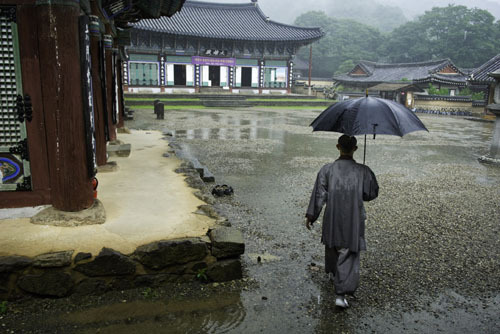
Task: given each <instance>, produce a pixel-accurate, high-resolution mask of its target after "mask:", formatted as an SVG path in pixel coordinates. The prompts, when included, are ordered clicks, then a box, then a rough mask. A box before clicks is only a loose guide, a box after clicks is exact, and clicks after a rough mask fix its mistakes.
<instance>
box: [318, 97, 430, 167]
mask: <svg viewBox="0 0 500 334" xmlns="http://www.w3.org/2000/svg"><path fill="white" fill-rule="evenodd" d="M311 126H312V127H313V131H333V132H340V133H344V134H347V135H349V136H356V135H365V151H364V155H363V164H364V163H365V158H366V135H367V134H373V138H374V139H375V135H395V136H400V137H403V136H404V135H405V134H407V133H410V132H413V131H420V130H425V131H427V132H428V131H429V130H427V128H426V127H425V125H424V124H423V123H422V121H421V120H420V119H419V118H418V117H417V116H416V115H415V114H414V113H413V112H412V111H411V110H410V109H408V108H406V107H405V106H403V105H402V104H399V103H397V102H394V101H391V100H386V99H381V98H378V97H371V96H366V97H362V98H358V99H352V100H347V101H344V102H340V103H336V104H334V105H332V106H330V107H328V108H327V109H326V110H324V111H323V112H322V113H321V114H320V115H319V116H318V117H316V119H315V120H314V121H313V122H312V123H311Z"/></svg>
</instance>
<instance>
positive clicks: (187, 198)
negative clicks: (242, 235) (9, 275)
mask: <svg viewBox="0 0 500 334" xmlns="http://www.w3.org/2000/svg"><path fill="white" fill-rule="evenodd" d="M161 138H162V134H161V133H160V132H155V131H147V132H146V131H132V133H131V134H120V135H119V139H120V140H122V141H123V142H125V143H130V144H132V152H131V154H130V156H129V157H127V158H121V157H113V158H111V159H110V160H111V161H116V162H117V163H118V166H119V169H118V171H116V172H111V173H99V174H98V175H97V178H98V179H99V188H98V198H99V199H100V200H101V202H102V203H103V205H104V208H105V210H106V222H105V223H104V224H102V225H88V226H79V227H56V226H47V225H34V224H31V223H30V219H29V216H31V215H33V214H34V213H36V212H37V211H39V210H40V209H42V208H40V207H37V208H24V209H2V210H0V231H1V233H0V256H4V255H24V256H36V255H39V254H43V253H48V252H55V251H63V250H75V254H76V253H77V252H91V253H92V254H97V253H98V252H99V251H100V250H101V249H102V248H103V247H108V248H113V249H115V250H117V251H120V252H122V253H124V254H129V253H132V252H133V251H134V250H135V248H136V247H137V246H139V245H143V244H146V243H149V242H152V241H157V240H163V239H174V238H181V237H194V236H201V235H204V234H205V233H206V231H207V230H208V228H209V227H210V226H211V225H213V224H214V223H215V221H214V220H213V219H210V218H208V217H206V216H203V215H199V214H195V213H194V212H195V211H197V207H198V206H199V205H202V204H205V203H204V202H202V201H200V200H199V199H198V198H196V197H195V196H194V195H193V193H194V191H195V190H194V189H192V188H190V187H188V185H187V184H186V182H185V181H184V176H182V175H181V174H177V173H175V172H174V170H175V169H176V168H177V167H178V166H179V165H180V160H179V159H177V158H176V157H175V156H173V155H172V156H170V157H168V158H165V157H163V156H162V155H163V154H164V153H165V152H167V150H168V143H167V141H165V140H162V139H161Z"/></svg>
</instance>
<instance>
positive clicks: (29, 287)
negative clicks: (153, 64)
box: [17, 271, 75, 297]
mask: <svg viewBox="0 0 500 334" xmlns="http://www.w3.org/2000/svg"><path fill="white" fill-rule="evenodd" d="M17 285H18V286H19V288H21V289H22V290H24V291H26V292H29V293H32V294H35V295H40V296H49V297H64V296H67V295H68V294H69V293H70V292H71V290H72V289H73V287H74V285H75V284H74V282H73V279H72V278H71V275H70V274H68V273H64V272H61V271H48V272H45V273H43V274H41V275H25V276H21V277H20V278H19V280H18V281H17Z"/></svg>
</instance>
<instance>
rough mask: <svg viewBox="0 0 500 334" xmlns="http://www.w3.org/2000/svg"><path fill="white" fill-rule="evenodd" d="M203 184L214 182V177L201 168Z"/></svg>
mask: <svg viewBox="0 0 500 334" xmlns="http://www.w3.org/2000/svg"><path fill="white" fill-rule="evenodd" d="M201 179H202V180H203V182H215V176H214V174H212V173H211V172H210V171H209V170H208V169H207V168H206V167H205V168H203V176H202V178H201Z"/></svg>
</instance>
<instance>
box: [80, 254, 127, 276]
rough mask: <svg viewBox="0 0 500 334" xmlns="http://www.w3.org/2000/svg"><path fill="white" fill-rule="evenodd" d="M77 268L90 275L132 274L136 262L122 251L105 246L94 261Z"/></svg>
mask: <svg viewBox="0 0 500 334" xmlns="http://www.w3.org/2000/svg"><path fill="white" fill-rule="evenodd" d="M75 270H76V271H79V272H81V273H83V274H85V275H87V276H90V277H96V276H119V275H131V274H133V273H135V270H136V264H135V262H134V261H132V260H131V259H129V258H128V257H127V256H125V255H123V254H121V253H120V252H117V251H115V250H113V249H110V248H103V249H102V250H101V252H100V253H99V255H97V256H96V257H95V259H94V260H93V261H90V262H87V263H82V264H78V265H76V267H75Z"/></svg>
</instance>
